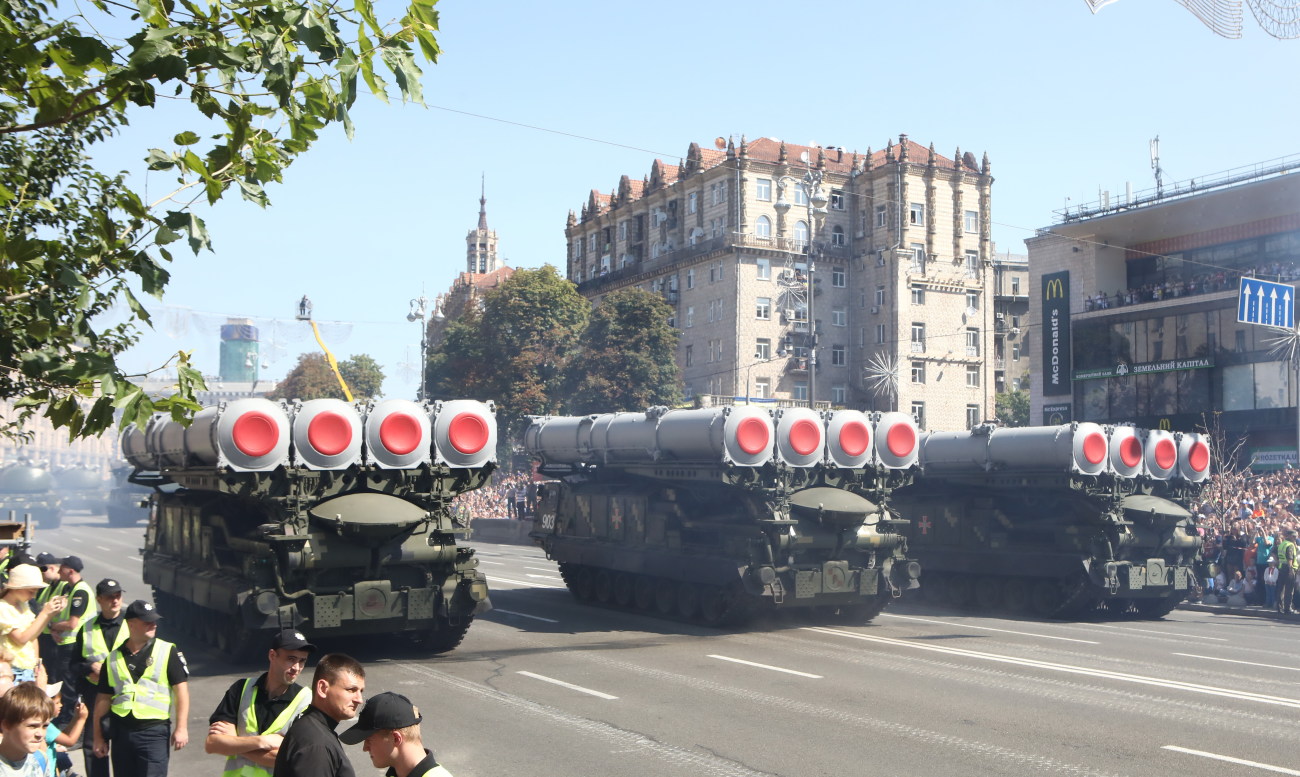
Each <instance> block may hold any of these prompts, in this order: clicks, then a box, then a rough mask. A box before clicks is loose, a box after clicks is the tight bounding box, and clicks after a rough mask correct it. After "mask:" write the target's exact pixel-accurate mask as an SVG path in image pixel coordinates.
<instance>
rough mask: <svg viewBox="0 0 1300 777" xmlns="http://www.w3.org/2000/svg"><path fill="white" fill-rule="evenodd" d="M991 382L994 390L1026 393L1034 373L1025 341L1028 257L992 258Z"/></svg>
mask: <svg viewBox="0 0 1300 777" xmlns="http://www.w3.org/2000/svg"><path fill="white" fill-rule="evenodd" d="M991 264H992V266H991V269H992V272H993V382H994V389H995V390H996V392H997V393H999V394H1001V393H1002V392H1004V391H1020V390H1022V389H1023V390H1024V391H1029V379H1030V376H1031V375H1032V374H1033V373H1034V368H1033V358H1034V354H1033V352H1032V351H1031V350H1030V349H1029V348H1027V347H1026V343H1028V341H1029V336H1028V330H1029V257H1028V256H1027V255H1025V254H1012V253H997V254H994V255H993V261H992V263H991Z"/></svg>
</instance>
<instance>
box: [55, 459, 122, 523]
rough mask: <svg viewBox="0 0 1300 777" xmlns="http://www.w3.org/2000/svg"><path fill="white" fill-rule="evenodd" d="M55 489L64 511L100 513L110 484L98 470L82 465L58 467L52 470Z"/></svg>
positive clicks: (105, 501)
mask: <svg viewBox="0 0 1300 777" xmlns="http://www.w3.org/2000/svg"><path fill="white" fill-rule="evenodd" d="M54 483H55V488H56V489H57V491H58V494H59V501H60V504H61V505H62V506H63V509H64V510H65V511H68V510H85V511H87V512H90V513H102V512H103V511H104V507H105V505H106V503H107V502H108V492H109V489H110V484H109V482H108V481H107V480H105V479H104V478H103V476H102V475H101V474H100V471H99V470H98V469H93V468H91V467H87V466H84V465H79V464H78V465H73V466H69V467H59V468H58V469H56V470H54Z"/></svg>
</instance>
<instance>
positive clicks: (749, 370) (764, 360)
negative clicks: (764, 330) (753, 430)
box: [745, 348, 785, 405]
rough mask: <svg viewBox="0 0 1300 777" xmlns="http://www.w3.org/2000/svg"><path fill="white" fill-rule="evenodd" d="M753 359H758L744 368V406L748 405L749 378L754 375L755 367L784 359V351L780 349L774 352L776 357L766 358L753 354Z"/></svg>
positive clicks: (759, 354)
mask: <svg viewBox="0 0 1300 777" xmlns="http://www.w3.org/2000/svg"><path fill="white" fill-rule="evenodd" d="M754 358H755V359H758V361H756V362H752V363H750V365H749V366H748V367H746V368H745V404H746V405H748V404H749V378H750V376H751V375H753V374H754V368H755V367H757V366H758V365H760V364H767V363H768V362H774V361H776V360H777V359H784V358H785V349H784V348H782V349H780V350H778V351H777V352H776V356H767V357H764V356H763V354H761V353H756V354H754Z"/></svg>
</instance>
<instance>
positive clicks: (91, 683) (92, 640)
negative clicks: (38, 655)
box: [64, 577, 129, 777]
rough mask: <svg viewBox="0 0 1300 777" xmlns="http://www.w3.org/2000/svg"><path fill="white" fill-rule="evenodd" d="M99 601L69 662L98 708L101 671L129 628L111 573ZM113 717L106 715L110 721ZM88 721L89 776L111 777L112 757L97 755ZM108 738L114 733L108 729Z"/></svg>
mask: <svg viewBox="0 0 1300 777" xmlns="http://www.w3.org/2000/svg"><path fill="white" fill-rule="evenodd" d="M95 604H96V605H97V606H98V607H99V614H98V615H92V616H90V617H89V618H87V619H86V624H85V625H84V626H82V627H81V633H80V634H78V635H77V641H76V643H74V645H73V657H72V660H71V661H70V662H69V664H68V673H69V674H70V675H71V676H72V677H73V678H75V679H76V683H75V684H76V689H77V692H78V693H79V694H80V695H81V700H82V701H83V702H84V703H85V705H86V708H87V709H94V708H95V696H96V694H97V693H98V686H99V675H100V671H101V670H102V669H103V666H104V661H106V660H107V659H108V654H109V653H111V652H113V651H114V650H117V649H118V648H119V647H121V645H122V643H123V642H125V641H126V637H127V634H128V633H129V630H128V629H124V628H122V585H121V584H120V583H118V582H117V581H116V580H114V579H113V578H111V577H106V578H104V579H103V580H100V581H99V582H98V583H96V584H95ZM64 687H67V686H66V684H65V686H64ZM108 721H109V719H108V718H107V717H106V718H104V719H103V724H104V725H105V726H107V725H108ZM91 724H93V721H91V722H88V723H87V725H86V727H85V729H84V730H83V732H82V735H81V744H82V746H81V752H82V754H83V755H84V757H85V759H86V775H87V777H108V774H109V768H108V759H107V758H104V757H99V756H96V755H95V737H94V734H93V733H92V732H91ZM101 733H103V736H104V739H106V740H109V739H111V738H112V737H111V736H110V735H109V734H108V733H107V732H101Z"/></svg>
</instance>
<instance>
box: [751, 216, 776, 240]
mask: <svg viewBox="0 0 1300 777" xmlns="http://www.w3.org/2000/svg"><path fill="white" fill-rule="evenodd" d="M754 234H755V235H757V236H758V237H771V236H772V220H771V219H769V218H768V217H767V216H759V217H758V221H756V222H754Z"/></svg>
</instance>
